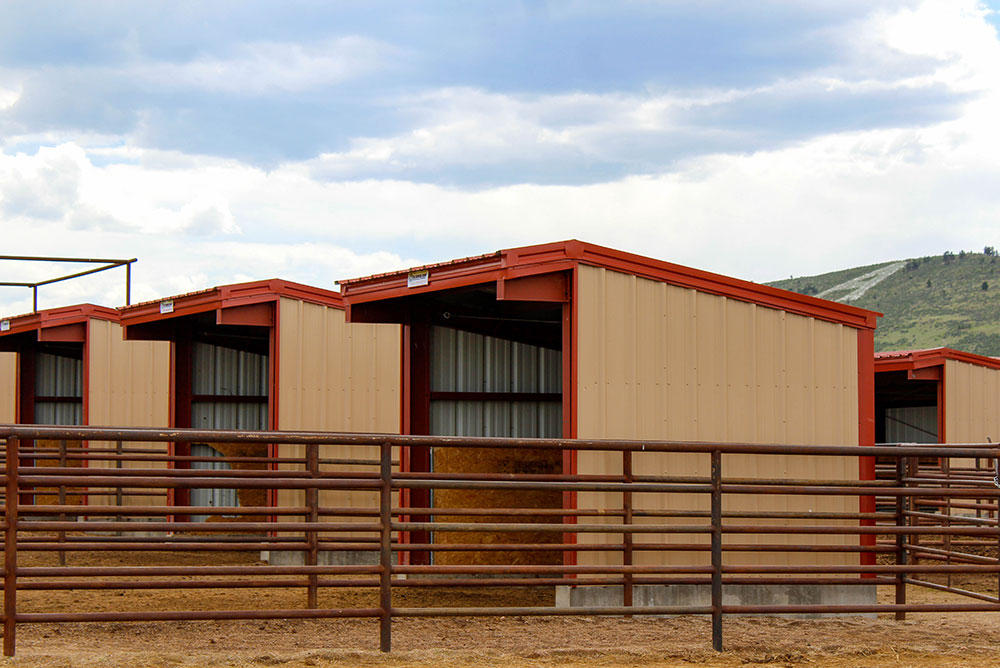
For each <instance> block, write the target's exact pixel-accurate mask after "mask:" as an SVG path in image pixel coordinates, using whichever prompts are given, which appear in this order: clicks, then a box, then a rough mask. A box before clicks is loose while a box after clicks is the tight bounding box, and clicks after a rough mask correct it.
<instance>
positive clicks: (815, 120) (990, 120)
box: [0, 0, 1000, 313]
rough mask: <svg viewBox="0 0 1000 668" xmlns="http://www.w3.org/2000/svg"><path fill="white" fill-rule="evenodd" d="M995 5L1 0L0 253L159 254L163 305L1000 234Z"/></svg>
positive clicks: (779, 270) (809, 263) (15, 298)
mask: <svg viewBox="0 0 1000 668" xmlns="http://www.w3.org/2000/svg"><path fill="white" fill-rule="evenodd" d="M998 9H1000V6H998V3H997V2H989V3H984V2H976V1H975V0H912V1H910V0H885V1H881V2H880V1H877V0H875V1H872V0H869V1H866V2H861V1H854V0H837V1H833V0H830V1H820V0H810V1H807V2H775V1H766V0H765V1H762V2H757V3H745V4H741V3H735V4H734V3H722V2H714V1H708V2H697V3H695V2H678V1H672V0H644V1H634V2H619V3H607V2H600V1H597V0H594V1H586V0H580V1H575V2H574V1H567V2H545V1H542V0H531V1H529V0H525V1H523V2H508V3H482V2H468V1H466V2H433V3H428V2H406V3H399V2H336V3H331V2H320V1H311V2H305V1H299V2H295V1H290V2H282V3H275V2H253V1H241V2H235V1H234V2H212V3H204V2H176V1H175V2H142V3H133V2H116V1H110V0H108V1H105V2H90V3H86V4H83V3H70V2H45V1H36V2H32V3H3V4H0V229H2V230H3V233H4V234H3V238H4V244H3V250H2V251H0V254H25V255H29V254H30V255H61V254H69V255H87V256H115V257H138V258H139V260H140V262H139V264H138V265H137V266H136V268H135V284H136V286H135V291H136V295H137V298H140V299H153V298H156V297H159V296H165V295H169V294H175V293H178V292H183V291H187V290H193V289H200V288H204V287H208V286H210V285H217V284H222V283H228V282H234V281H239V280H249V279H255V278H266V277H271V276H280V277H283V278H288V279H292V280H299V281H303V282H306V283H312V284H316V285H323V286H327V287H329V286H331V285H332V284H333V281H334V280H336V279H338V278H349V277H353V276H358V275H363V274H367V273H372V272H377V271H385V270H389V269H394V268H400V267H404V266H408V265H411V264H416V263H422V262H429V261H439V260H444V259H449V258H452V257H458V256H464V255H469V254H476V253H481V252H488V251H491V250H496V249H498V248H504V247H510V246H517V245H522V244H530V243H540V242H544V241H551V240H555V239H565V238H572V237H575V238H581V239H584V240H588V241H593V242H596V243H602V244H606V245H610V246H614V247H617V248H622V249H625V250H630V251H635V252H640V253H644V254H647V255H652V256H655V257H659V258H663V259H667V260H671V261H675V262H679V263H682V264H689V265H692V266H696V267H700V268H704V269H709V270H712V271H718V272H721V273H726V274H729V275H734V276H738V277H741V278H747V279H750V280H757V281H767V280H774V279H777V278H782V277H787V276H789V275H806V274H813V273H819V272H823V271H829V270H834V269H838V268H843V267H847V266H853V265H857V264H865V263H872V262H877V261H882V260H889V259H896V258H900V257H910V256H918V255H927V254H932V253H940V252H942V251H944V250H948V249H951V250H955V251H957V250H960V249H981V248H982V247H983V246H984V245H994V246H1000V187H997V183H998V182H1000V131H998V128H997V127H996V122H995V119H996V118H998V117H1000V40H998V37H997V30H998V25H1000V21H998V15H997V10H998ZM61 269H62V267H28V266H25V265H10V264H5V263H0V281H2V280H18V279H27V280H30V279H31V278H33V277H39V276H41V275H43V274H44V275H51V274H52V273H55V272H58V271H60V270H61ZM120 283H121V281H120V280H119V279H117V278H115V277H105V276H99V277H95V278H91V279H86V280H83V281H79V282H75V283H73V284H66V285H60V286H53V287H51V288H48V289H46V290H45V291H43V293H42V294H43V298H42V304H41V305H42V306H43V307H46V306H56V305H60V304H65V303H72V302H76V301H83V300H88V301H97V302H100V303H106V304H109V305H117V304H119V303H120V302H121V299H122V297H121V286H120ZM29 304H30V302H28V294H27V291H23V293H22V292H21V291H17V290H13V289H9V288H8V289H0V312H3V313H13V312H19V311H22V310H26V308H27V307H28V306H29Z"/></svg>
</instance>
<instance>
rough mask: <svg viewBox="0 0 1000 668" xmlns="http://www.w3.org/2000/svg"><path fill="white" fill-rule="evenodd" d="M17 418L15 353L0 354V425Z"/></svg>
mask: <svg viewBox="0 0 1000 668" xmlns="http://www.w3.org/2000/svg"><path fill="white" fill-rule="evenodd" d="M16 416H17V353H0V424H4V423H13V422H14V420H15V419H16Z"/></svg>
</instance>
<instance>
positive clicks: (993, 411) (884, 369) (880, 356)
mask: <svg viewBox="0 0 1000 668" xmlns="http://www.w3.org/2000/svg"><path fill="white" fill-rule="evenodd" d="M998 409H1000V359H997V358H995V357H985V356H983V355H976V354H974V353H966V352H962V351H960V350H953V349H951V348H933V349H930V350H908V351H899V352H884V353H876V355H875V420H876V441H877V442H879V443H902V442H906V443H985V442H986V441H987V440H992V441H993V442H994V443H996V442H998V441H1000V410H998Z"/></svg>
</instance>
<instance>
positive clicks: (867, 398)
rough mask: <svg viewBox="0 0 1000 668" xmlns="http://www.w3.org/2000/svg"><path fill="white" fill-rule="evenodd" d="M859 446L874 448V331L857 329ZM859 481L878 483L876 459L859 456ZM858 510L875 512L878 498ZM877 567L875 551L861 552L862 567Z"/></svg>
mask: <svg viewBox="0 0 1000 668" xmlns="http://www.w3.org/2000/svg"><path fill="white" fill-rule="evenodd" d="M858 445H862V446H864V445H875V330H873V329H859V330H858ZM858 478H859V479H860V480H863V481H864V480H875V457H871V456H865V457H858ZM858 506H859V508H858V510H859V511H860V512H862V513H874V512H875V497H874V496H862V497H860V498H859V504H858ZM861 526H875V520H873V519H870V520H861ZM875 544H876V536H875V534H861V545H862V547H874V546H875ZM874 564H875V553H874V552H862V553H861V565H862V566H872V565H874ZM861 576H862V577H866V578H872V577H875V574H874V573H862V575H861Z"/></svg>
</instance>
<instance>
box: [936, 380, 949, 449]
mask: <svg viewBox="0 0 1000 668" xmlns="http://www.w3.org/2000/svg"><path fill="white" fill-rule="evenodd" d="M945 368H946V367H945V365H943V364H942V365H941V379H940V380H938V384H937V418H938V443H947V442H948V440H947V439H948V432H947V430H946V429H945V427H946V426H947V417H948V416H947V413H946V411H945V399H946V397H947V396H948V394H947V384H946V383H947V378H948V375H947V373H945Z"/></svg>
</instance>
